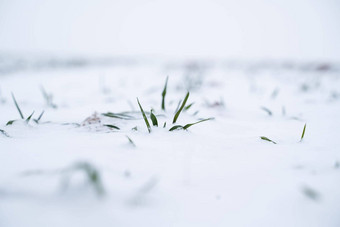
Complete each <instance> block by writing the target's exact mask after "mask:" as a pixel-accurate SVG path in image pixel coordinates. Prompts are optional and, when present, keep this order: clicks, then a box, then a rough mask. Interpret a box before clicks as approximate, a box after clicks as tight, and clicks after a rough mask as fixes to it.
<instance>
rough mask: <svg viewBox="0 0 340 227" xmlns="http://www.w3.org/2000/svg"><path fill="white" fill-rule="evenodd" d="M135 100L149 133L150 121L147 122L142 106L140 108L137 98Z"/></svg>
mask: <svg viewBox="0 0 340 227" xmlns="http://www.w3.org/2000/svg"><path fill="white" fill-rule="evenodd" d="M137 102H138V105H139V108H140V111H141V112H142V115H143V118H144V121H145V124H146V127H147V128H148V131H149V133H151V126H150V123H149V121H148V119H147V117H146V115H145V112H144V110H143V108H142V105H141V104H140V102H139V100H138V98H137Z"/></svg>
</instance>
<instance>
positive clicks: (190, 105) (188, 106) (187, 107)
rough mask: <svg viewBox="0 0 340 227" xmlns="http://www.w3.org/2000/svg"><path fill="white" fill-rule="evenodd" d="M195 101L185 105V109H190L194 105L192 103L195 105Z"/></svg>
mask: <svg viewBox="0 0 340 227" xmlns="http://www.w3.org/2000/svg"><path fill="white" fill-rule="evenodd" d="M194 104H195V103H194V102H192V103H190V104H189V105H187V106H186V107H184V111H187V110H189V109H190V107H192V105H194Z"/></svg>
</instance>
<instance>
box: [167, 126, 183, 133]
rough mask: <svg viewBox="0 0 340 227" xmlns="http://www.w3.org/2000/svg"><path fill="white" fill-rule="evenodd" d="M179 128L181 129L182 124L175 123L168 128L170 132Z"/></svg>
mask: <svg viewBox="0 0 340 227" xmlns="http://www.w3.org/2000/svg"><path fill="white" fill-rule="evenodd" d="M179 129H183V126H182V125H175V126H173V127H172V128H170V129H169V131H170V132H171V131H174V130H179Z"/></svg>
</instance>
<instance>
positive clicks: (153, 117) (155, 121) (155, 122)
mask: <svg viewBox="0 0 340 227" xmlns="http://www.w3.org/2000/svg"><path fill="white" fill-rule="evenodd" d="M150 118H151V121H152V125H153V126H157V127H158V121H157V117H156V116H155V115H154V114H153V112H152V110H151V112H150Z"/></svg>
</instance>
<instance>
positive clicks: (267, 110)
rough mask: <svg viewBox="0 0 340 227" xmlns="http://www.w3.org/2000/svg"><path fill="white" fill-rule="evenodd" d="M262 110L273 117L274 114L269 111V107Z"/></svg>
mask: <svg viewBox="0 0 340 227" xmlns="http://www.w3.org/2000/svg"><path fill="white" fill-rule="evenodd" d="M261 110H263V111H265V112H266V113H267V114H268V115H269V116H272V115H273V112H272V111H271V110H270V109H268V108H267V107H264V106H262V107H261Z"/></svg>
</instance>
